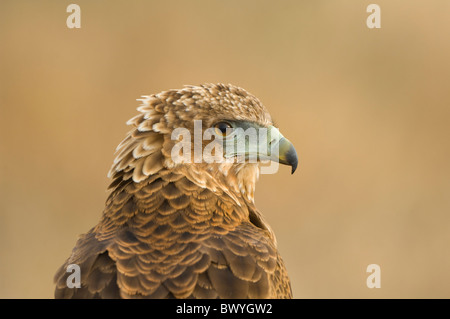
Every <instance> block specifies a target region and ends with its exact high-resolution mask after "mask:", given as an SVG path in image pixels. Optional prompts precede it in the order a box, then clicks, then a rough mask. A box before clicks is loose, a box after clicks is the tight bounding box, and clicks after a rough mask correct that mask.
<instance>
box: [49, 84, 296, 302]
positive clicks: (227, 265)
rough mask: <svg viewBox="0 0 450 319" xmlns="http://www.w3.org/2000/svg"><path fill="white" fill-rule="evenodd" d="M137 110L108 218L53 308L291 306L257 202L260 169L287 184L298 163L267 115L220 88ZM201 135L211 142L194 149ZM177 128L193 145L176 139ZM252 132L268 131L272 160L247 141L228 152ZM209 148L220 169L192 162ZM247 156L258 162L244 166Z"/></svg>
mask: <svg viewBox="0 0 450 319" xmlns="http://www.w3.org/2000/svg"><path fill="white" fill-rule="evenodd" d="M141 101H142V105H141V106H140V107H139V108H138V110H139V111H140V113H139V115H137V116H135V117H134V118H132V119H131V120H129V121H128V122H127V124H128V125H131V126H132V129H131V131H130V132H129V133H128V135H127V136H126V138H125V139H124V140H123V141H122V142H121V143H120V145H119V146H118V147H117V156H116V158H115V160H114V164H113V166H112V168H111V170H110V173H109V176H110V177H111V179H112V182H111V184H110V186H109V189H110V190H111V193H110V195H109V197H108V199H107V201H106V206H105V209H104V211H103V215H102V217H101V219H100V221H99V223H98V224H97V225H96V226H95V227H93V228H92V229H91V230H90V231H88V232H87V233H86V234H83V235H81V236H80V237H79V239H78V241H77V243H76V245H75V248H74V249H73V251H72V254H71V255H70V257H69V258H68V259H67V260H66V262H65V263H64V264H63V265H62V266H61V267H60V268H59V270H58V271H57V273H56V275H55V279H54V280H55V283H56V289H55V297H56V298H200V299H201V298H208V299H209V298H292V291H291V285H290V280H289V277H288V275H287V271H286V268H285V265H284V263H283V260H282V258H281V257H280V255H279V253H278V251H277V247H276V240H275V236H274V233H273V231H272V230H271V228H270V226H269V225H268V224H267V223H266V221H265V220H264V218H263V216H262V214H261V213H260V211H259V210H258V209H257V208H256V206H255V203H254V191H255V182H256V180H257V178H258V175H259V170H260V169H262V167H260V165H259V164H260V162H261V161H262V159H269V160H272V161H273V162H271V163H275V161H278V162H279V163H282V164H287V165H290V166H291V167H292V172H293V171H294V170H295V168H296V167H297V163H298V159H297V153H296V151H295V149H294V147H293V145H292V143H291V142H289V140H288V139H286V138H285V137H283V135H282V134H281V133H280V131H279V130H278V129H277V128H275V127H274V126H273V122H272V120H271V117H270V114H269V113H268V111H267V110H266V108H265V107H264V106H263V105H262V103H261V102H260V101H259V100H258V99H257V98H256V97H255V96H253V95H251V94H250V93H248V92H247V91H246V90H244V89H242V88H239V87H236V86H233V85H224V84H204V85H200V86H185V87H184V88H182V89H179V90H168V91H164V92H161V93H158V94H154V95H150V96H144V97H143V98H142V99H141ZM199 121H201V122H199ZM195 123H201V126H200V130H201V131H202V132H206V131H207V129H209V128H210V129H211V130H209V131H210V132H212V133H213V134H212V135H214V138H210V139H201V140H200V142H198V140H197V142H195V141H194V143H191V144H190V143H188V142H190V141H189V138H191V140H192V137H194V139H195V136H194V134H195V132H194V128H195ZM179 128H183V129H185V130H187V131H188V132H190V136H189V135H183V139H182V140H181V138H180V137H178V138H173V134H172V133H173V132H174V131H175V130H176V129H179ZM248 128H255V129H266V131H267V132H268V136H270V137H269V138H268V139H267V141H266V144H267V146H268V148H267V149H269V150H273V149H274V147H275V146H276V148H277V152H274V153H273V154H272V153H271V152H262V151H261V152H260V151H259V150H260V148H259V147H256V145H253V144H254V142H251V141H250V142H248V143H244V145H245V147H244V148H243V149H242V148H240V149H237V150H236V148H235V147H229V146H230V145H231V146H233V144H235V143H236V141H238V140H240V141H242V139H244V140H245V136H244V137H242V132H245V129H248ZM239 129H242V130H239ZM186 136H187V137H186ZM185 139H186V140H185ZM247 140H249V139H247ZM179 143H181V144H182V145H183V146H186V145H188V146H189V145H190V147H191V149H187V150H186V154H187V156H184V157H182V156H181V155H180V153H182V152H174V151H173V149H174V148H176V146H177V145H178V146H179V145H180V144H179ZM252 143H253V144H252ZM211 144H212V145H213V146H219V145H220V146H226V147H223V148H222V153H219V152H218V151H217V154H219V155H220V154H221V155H220V156H222V158H223V159H225V160H223V161H208V160H207V158H205V159H203V160H201V161H199V160H195V158H194V157H195V151H198V148H200V150H203V151H206V148H207V147H211ZM208 145H209V146H208ZM196 147H197V149H196ZM180 150H183V149H181V148H180ZM188 151H192V152H188ZM204 153H207V152H204ZM263 153H264V154H263ZM217 154H215V155H217ZM251 156H253V157H254V158H256V161H253V162H252V161H250V160H246V159H249V158H250V157H251ZM237 158H240V159H241V160H232V159H237ZM242 159H243V160H242ZM71 264H75V265H78V266H79V271H80V278H81V279H80V283H81V285H80V287H79V288H76V287H72V288H71V287H68V284H67V283H68V280H67V279H68V276H70V275H71V272H68V269H67V268H68V266H69V265H71Z"/></svg>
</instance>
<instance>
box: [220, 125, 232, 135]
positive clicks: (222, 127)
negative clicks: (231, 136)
mask: <svg viewBox="0 0 450 319" xmlns="http://www.w3.org/2000/svg"><path fill="white" fill-rule="evenodd" d="M229 127H230V126H229V125H228V124H227V123H219V124H218V126H217V128H218V129H219V130H220V131H221V132H222V133H223V134H225V133H226V132H227V128H229Z"/></svg>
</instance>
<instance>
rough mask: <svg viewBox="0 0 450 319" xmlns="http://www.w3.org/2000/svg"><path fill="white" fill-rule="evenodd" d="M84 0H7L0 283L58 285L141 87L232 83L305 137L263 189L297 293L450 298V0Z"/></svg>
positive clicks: (41, 293) (0, 81) (9, 294)
mask: <svg viewBox="0 0 450 319" xmlns="http://www.w3.org/2000/svg"><path fill="white" fill-rule="evenodd" d="M70 3H72V2H69V1H5V0H2V1H1V3H0V297H2V298H52V297H53V282H52V281H53V275H54V273H55V271H56V269H57V268H58V267H59V266H60V265H61V264H62V263H63V261H64V260H65V259H66V258H67V257H68V256H69V254H70V252H71V249H72V248H73V246H74V244H75V241H76V237H77V235H78V234H80V233H84V232H86V231H87V230H89V228H91V227H92V226H94V225H95V224H96V223H97V221H98V220H99V218H100V216H101V212H102V209H103V205H104V202H105V200H106V197H107V192H106V191H105V190H106V187H107V185H108V182H109V181H108V179H107V177H106V174H107V172H108V170H109V168H110V165H111V164H112V161H113V157H114V150H115V147H116V146H117V144H118V143H119V142H120V141H121V140H122V138H123V137H124V136H125V133H126V132H127V131H128V127H127V126H126V125H125V122H126V121H127V120H128V119H129V118H131V117H132V116H134V115H135V114H136V107H137V106H138V104H139V103H138V102H137V101H136V100H135V99H136V98H139V97H140V95H142V94H152V93H157V92H159V91H162V90H166V89H171V88H180V87H182V86H183V85H185V84H201V83H204V82H222V83H233V84H235V85H239V86H242V87H244V88H245V89H247V90H248V91H250V92H252V93H253V94H255V95H256V96H257V97H259V98H260V99H261V101H262V102H263V103H264V104H265V105H266V106H267V107H268V108H269V110H270V111H271V114H272V116H273V118H274V119H275V120H276V122H277V124H278V125H279V127H280V128H281V131H282V132H283V134H284V135H285V136H286V137H288V138H289V139H290V140H291V141H292V142H293V143H294V144H295V146H296V148H297V151H298V153H299V157H300V166H299V170H298V171H297V172H296V173H295V174H294V175H292V176H291V175H290V168H289V167H281V168H280V170H279V172H278V174H276V175H263V176H261V178H260V181H259V183H258V187H257V193H256V201H257V205H258V207H259V208H260V209H261V211H262V212H263V213H264V214H265V216H266V218H267V220H268V221H269V222H270V224H271V226H272V227H273V229H274V230H275V233H276V234H277V238H278V246H279V249H280V251H281V253H282V255H283V257H284V260H285V263H286V265H287V268H288V271H289V273H290V276H291V279H292V285H293V291H294V296H295V297H296V298H393V297H396V298H431V297H438V298H450V271H449V270H450V251H449V245H450V196H449V195H450V194H449V190H450V167H449V156H450V143H449V135H450V126H449V120H450V62H449V57H450V40H449V34H450V20H449V18H448V17H449V14H450V1H447V0H442V1H437V0H433V1H412V0H401V1H400V0H398V1H387V0H386V1H381V0H379V1H376V3H377V4H379V5H380V7H381V26H382V28H381V29H378V30H375V29H374V30H371V29H368V28H367V26H366V18H367V16H368V15H369V14H368V13H366V7H367V5H368V4H370V3H372V2H370V1H350V0H348V1H325V0H321V1H319V0H315V1H261V0H251V1H249V0H246V1H238V0H233V1H230V0H226V1H211V0H198V1H181V0H180V1H164V2H163V1H154V2H153V1H111V0H109V1H75V3H77V4H78V5H80V7H81V26H82V27H81V29H68V28H67V27H66V19H67V16H68V15H69V13H66V7H67V6H68V5H69V4H70ZM372 263H376V264H379V265H380V266H381V288H379V289H369V288H367V286H366V278H367V276H368V274H367V273H366V267H367V265H369V264H372Z"/></svg>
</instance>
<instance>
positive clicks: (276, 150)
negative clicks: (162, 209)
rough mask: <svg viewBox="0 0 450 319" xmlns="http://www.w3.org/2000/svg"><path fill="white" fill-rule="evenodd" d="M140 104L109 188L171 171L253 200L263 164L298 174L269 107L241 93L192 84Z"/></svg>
mask: <svg viewBox="0 0 450 319" xmlns="http://www.w3.org/2000/svg"><path fill="white" fill-rule="evenodd" d="M139 100H140V101H142V105H141V106H139V108H138V111H140V114H139V115H137V116H135V117H133V118H132V119H130V120H129V121H128V122H127V124H128V125H131V126H132V127H133V128H132V130H131V131H130V132H129V133H128V135H127V136H126V138H125V139H124V140H123V141H122V142H121V143H120V144H119V146H118V147H117V156H116V158H115V160H114V164H113V166H112V168H111V170H110V172H109V176H110V177H111V178H112V179H113V182H112V184H111V186H110V188H114V187H115V186H117V185H119V184H120V183H121V182H123V181H128V180H131V179H132V181H133V182H135V183H140V182H144V181H145V180H146V179H149V178H150V177H151V176H152V175H154V174H155V173H157V172H160V171H162V170H170V171H171V172H173V173H179V174H183V175H185V176H186V177H188V178H189V179H190V180H191V181H192V182H193V183H195V184H196V185H199V186H201V187H205V188H209V189H211V190H214V191H215V190H217V191H225V192H227V193H228V194H229V195H230V196H232V197H233V198H236V196H238V197H239V195H242V196H243V197H244V198H246V199H248V200H250V201H252V202H253V200H254V190H255V183H256V180H257V179H258V176H259V172H260V169H261V168H260V164H261V163H266V164H265V165H266V166H267V164H268V163H269V164H270V163H276V164H278V163H282V164H287V165H290V166H291V167H292V173H293V172H294V171H295V169H296V167H297V164H298V158H297V153H296V151H295V148H294V147H293V145H292V143H291V142H289V140H287V139H286V138H285V137H284V136H283V135H282V134H281V133H280V131H279V130H278V129H277V128H275V126H274V124H273V121H272V119H271V116H270V114H269V112H268V111H267V109H266V108H265V107H264V106H263V104H262V103H261V102H260V101H259V100H258V99H257V98H256V97H255V96H253V95H252V94H250V93H248V92H247V91H246V90H244V89H242V88H239V87H236V86H233V85H224V84H204V85H200V86H186V87H184V88H183V89H179V90H168V91H164V92H161V93H158V94H154V95H150V96H143V97H142V99H139ZM230 190H231V192H232V193H233V194H230Z"/></svg>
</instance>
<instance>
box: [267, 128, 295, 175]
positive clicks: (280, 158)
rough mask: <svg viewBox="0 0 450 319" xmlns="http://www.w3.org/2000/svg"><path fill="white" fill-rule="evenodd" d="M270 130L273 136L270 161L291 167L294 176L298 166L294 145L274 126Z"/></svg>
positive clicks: (270, 145) (270, 144)
mask: <svg viewBox="0 0 450 319" xmlns="http://www.w3.org/2000/svg"><path fill="white" fill-rule="evenodd" d="M269 128H270V136H271V139H270V142H269V147H270V150H271V155H270V157H269V158H270V160H272V161H277V162H279V163H281V164H285V165H289V166H291V167H292V171H291V174H294V172H295V170H296V169H297V165H298V157H297V151H296V150H295V148H294V145H292V143H291V142H290V141H289V140H288V139H287V138H285V137H284V136H283V134H281V133H280V131H279V130H278V129H277V128H275V127H274V126H270V127H269Z"/></svg>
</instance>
